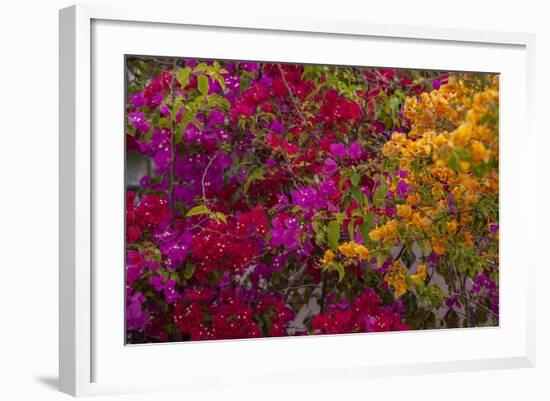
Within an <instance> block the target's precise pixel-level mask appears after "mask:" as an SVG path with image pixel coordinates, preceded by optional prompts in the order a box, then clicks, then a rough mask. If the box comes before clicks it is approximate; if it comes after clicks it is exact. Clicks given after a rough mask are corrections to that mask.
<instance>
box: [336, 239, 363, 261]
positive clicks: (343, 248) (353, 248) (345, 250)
mask: <svg viewBox="0 0 550 401" xmlns="http://www.w3.org/2000/svg"><path fill="white" fill-rule="evenodd" d="M338 250H339V251H340V252H342V254H344V256H346V257H348V258H354V257H358V258H359V260H364V259H367V258H368V257H369V250H368V249H367V248H365V246H363V245H360V244H358V243H356V242H355V241H349V242H345V243H343V244H342V245H340V246H339V247H338Z"/></svg>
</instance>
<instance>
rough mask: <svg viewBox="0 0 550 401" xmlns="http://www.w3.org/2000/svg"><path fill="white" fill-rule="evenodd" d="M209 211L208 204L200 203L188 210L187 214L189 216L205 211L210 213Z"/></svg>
mask: <svg viewBox="0 0 550 401" xmlns="http://www.w3.org/2000/svg"><path fill="white" fill-rule="evenodd" d="M208 212H209V209H208V208H207V207H206V206H204V205H200V206H195V207H194V208H192V209H191V210H189V211H188V212H187V214H186V216H187V217H191V216H197V215H199V214H204V213H208Z"/></svg>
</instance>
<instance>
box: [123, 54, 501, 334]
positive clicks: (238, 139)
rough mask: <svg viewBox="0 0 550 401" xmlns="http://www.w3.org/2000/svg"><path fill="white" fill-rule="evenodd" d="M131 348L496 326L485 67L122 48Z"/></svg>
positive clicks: (493, 140) (494, 114)
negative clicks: (250, 58)
mask: <svg viewBox="0 0 550 401" xmlns="http://www.w3.org/2000/svg"><path fill="white" fill-rule="evenodd" d="M127 74H128V85H127V87H128V93H127V96H128V98H127V106H126V146H127V152H138V153H140V154H141V155H142V156H144V157H146V158H147V159H148V160H150V163H151V166H152V172H151V174H150V175H147V176H144V177H143V178H142V179H141V185H140V187H139V189H138V190H137V191H135V192H134V191H130V190H129V191H127V204H126V233H127V241H126V253H127V258H126V259H127V263H126V283H127V288H126V291H127V297H126V303H127V305H126V316H127V340H128V342H130V343H142V342H165V341H185V340H207V339H228V338H249V337H266V336H286V335H305V334H335V333H355V332H372V331H389V330H416V329H427V328H450V327H474V326H485V325H496V324H498V190H499V185H498V182H499V181H498V143H499V141H498V77H497V76H495V75H491V74H480V73H476V74H473V73H442V72H438V71H418V70H397V69H383V68H365V67H327V66H314V65H294V64H272V63H253V62H233V61H223V62H222V61H210V60H208V61H200V60H195V59H169V58H146V57H139V58H136V57H132V58H128V60H127Z"/></svg>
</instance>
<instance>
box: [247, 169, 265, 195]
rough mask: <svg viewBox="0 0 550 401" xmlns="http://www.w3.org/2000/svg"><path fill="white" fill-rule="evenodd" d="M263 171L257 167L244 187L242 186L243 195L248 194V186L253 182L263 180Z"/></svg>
mask: <svg viewBox="0 0 550 401" xmlns="http://www.w3.org/2000/svg"><path fill="white" fill-rule="evenodd" d="M264 174H265V170H264V169H263V167H258V168H257V169H255V170H254V171H252V173H250V175H249V176H248V177H247V179H246V181H245V183H244V185H243V191H244V193H245V194H246V193H248V190H249V189H250V184H252V182H253V181H256V180H261V179H262V178H264Z"/></svg>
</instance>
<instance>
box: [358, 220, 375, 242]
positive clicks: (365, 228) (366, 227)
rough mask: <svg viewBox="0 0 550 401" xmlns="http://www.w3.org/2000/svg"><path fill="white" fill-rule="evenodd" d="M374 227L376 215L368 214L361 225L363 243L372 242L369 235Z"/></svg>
mask: <svg viewBox="0 0 550 401" xmlns="http://www.w3.org/2000/svg"><path fill="white" fill-rule="evenodd" d="M373 226H374V215H373V214H372V213H367V214H365V216H364V217H363V224H362V225H361V236H362V237H363V241H364V242H365V244H366V243H368V242H369V241H370V238H369V233H370V230H371V229H372V227H373Z"/></svg>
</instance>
